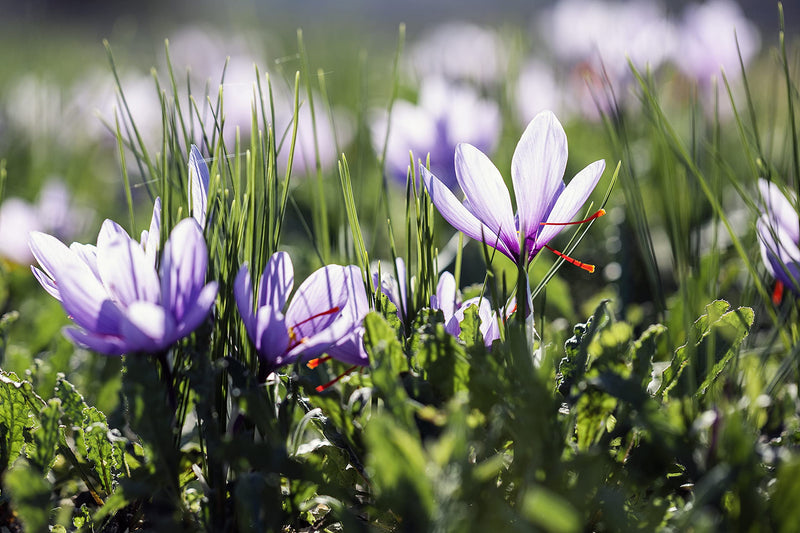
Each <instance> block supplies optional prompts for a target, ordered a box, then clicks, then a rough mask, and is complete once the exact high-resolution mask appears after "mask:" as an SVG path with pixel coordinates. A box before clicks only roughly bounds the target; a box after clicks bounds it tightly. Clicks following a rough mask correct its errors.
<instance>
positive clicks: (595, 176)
mask: <svg viewBox="0 0 800 533" xmlns="http://www.w3.org/2000/svg"><path fill="white" fill-rule="evenodd" d="M605 168H606V162H605V161H603V160H602V159H601V160H599V161H595V162H594V163H592V164H590V165H589V166H587V167H586V168H584V169H583V170H581V171H580V172H578V174H577V175H576V176H575V177H574V178H572V180H571V181H570V182H569V185H567V186H566V188H565V189H564V192H562V193H561V196H559V197H558V200H556V203H555V205H553V209H551V210H550V214H549V215H548V217H547V220H546V221H547V222H571V221H572V219H573V218H574V217H575V214H576V213H577V212H578V211H579V210H580V209H581V207H583V204H584V203H586V200H587V199H588V198H589V195H590V194H592V191H593V190H594V188H595V187H596V186H597V182H598V181H600V177H601V176H602V175H603V171H604V170H605ZM564 227H565V226H555V225H554V226H541V227H540V229H539V234H538V235H537V236H536V242H535V246H534V247H533V249H532V250H530V253H531V254H535V253H536V252H537V251H538V250H540V249H541V248H543V247H544V245H545V244H547V243H548V242H550V240H551V239H552V238H553V237H555V236H556V235H558V234H559V233H560V232H561V230H563V229H564Z"/></svg>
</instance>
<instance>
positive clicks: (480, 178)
mask: <svg viewBox="0 0 800 533" xmlns="http://www.w3.org/2000/svg"><path fill="white" fill-rule="evenodd" d="M455 165H456V179H457V180H458V184H459V185H460V186H461V190H462V191H464V197H465V198H466V204H465V207H466V208H467V209H469V210H470V211H471V212H472V214H473V215H475V218H477V219H478V220H480V221H481V222H483V223H484V224H485V225H486V226H488V227H489V228H491V230H492V232H493V233H494V234H495V235H499V236H500V238H501V240H502V241H503V242H504V243H505V244H506V246H507V247H509V248H511V247H512V243H516V242H518V237H517V228H516V225H515V224H514V210H513V209H512V207H511V196H510V195H509V194H508V187H507V186H506V184H505V182H504V181H503V176H501V175H500V171H499V170H497V167H496V166H494V164H493V163H492V162H491V161H490V160H489V158H488V157H486V155H484V154H483V152H481V151H480V150H478V149H477V148H475V147H474V146H472V145H471V144H466V143H461V144H459V145H458V146H457V147H456V155H455Z"/></svg>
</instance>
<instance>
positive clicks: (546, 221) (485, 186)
mask: <svg viewBox="0 0 800 533" xmlns="http://www.w3.org/2000/svg"><path fill="white" fill-rule="evenodd" d="M566 165H567V136H566V134H565V133H564V129H563V128H562V127H561V124H560V123H559V122H558V119H557V118H556V117H555V115H553V113H551V112H549V111H544V112H542V113H539V114H538V115H536V117H535V118H534V119H533V120H532V121H531V122H530V124H528V127H527V128H526V129H525V132H524V133H523V134H522V137H521V138H520V140H519V143H517V147H516V149H515V151H514V156H513V159H512V161H511V179H512V181H513V184H514V193H515V196H516V199H517V212H516V214H515V213H514V212H513V210H512V207H511V198H510V196H509V193H508V188H507V187H506V184H505V182H504V181H503V177H502V176H501V175H500V172H499V171H498V170H497V168H496V167H495V166H494V165H493V164H492V162H491V161H490V160H489V158H488V157H486V156H485V155H484V154H483V153H482V152H481V151H480V150H478V149H477V148H475V147H474V146H472V145H469V144H464V143H462V144H459V145H458V147H457V148H456V153H455V166H456V178H457V180H458V184H459V185H460V186H461V190H462V191H463V192H464V196H465V200H464V202H463V203H462V202H460V201H459V200H458V199H457V198H456V196H455V195H454V194H453V192H452V191H451V190H450V189H449V188H448V187H447V186H446V185H445V184H444V183H443V182H442V181H441V180H440V179H439V178H437V177H436V176H435V175H434V174H432V173H431V172H429V171H428V170H427V169H426V168H425V167H424V165H420V173H421V175H422V177H423V182H424V183H425V186H426V188H427V189H428V193H429V194H430V197H431V201H432V202H433V204H434V205H435V206H436V208H437V209H438V210H439V212H440V213H441V214H442V217H444V219H445V220H447V221H448V222H449V223H450V224H451V225H452V226H453V227H454V228H456V229H458V230H460V231H462V232H463V233H464V234H465V235H467V236H468V237H472V238H473V239H477V240H482V241H483V242H484V243H486V244H487V245H488V246H491V247H493V248H496V249H497V251H499V252H501V253H502V254H504V255H506V256H507V257H509V258H510V259H511V260H512V261H514V262H519V261H520V260H522V261H524V262H525V264H526V265H527V263H528V262H529V261H530V260H531V259H532V258H533V257H534V256H535V255H536V254H537V253H538V252H539V250H541V249H542V248H544V247H547V243H548V242H550V240H551V239H553V237H555V236H556V235H558V233H559V232H560V231H561V229H562V228H563V227H564V225H565V224H567V223H569V222H570V221H571V220H572V218H573V217H574V216H575V214H576V213H577V212H578V210H579V209H580V208H581V206H583V204H584V202H586V200H587V199H588V198H589V195H590V194H591V192H592V190H594V188H595V186H596V185H597V182H598V180H599V179H600V176H601V175H602V173H603V170H604V169H605V161H603V160H599V161H595V162H594V163H592V164H590V165H589V166H587V167H586V168H584V169H583V170H581V171H580V172H579V173H578V174H577V175H576V176H575V177H574V178H573V179H572V180H571V181H570V183H569V185H567V186H565V185H564V182H563V180H562V177H563V175H564V170H565V169H566ZM602 213H603V212H602V211H599V212H598V213H596V214H595V216H599V215H600V214H602ZM587 220H588V219H587ZM548 248H549V247H548ZM550 249H551V250H552V248H550ZM554 251H555V250H554ZM558 255H561V256H562V257H565V256H563V254H560V253H558ZM565 259H567V260H568V261H570V262H571V263H573V264H576V265H577V266H580V267H582V268H586V269H587V270H593V267H592V268H591V269H590V265H585V264H583V263H580V262H577V261H575V260H572V259H571V258H566V257H565Z"/></svg>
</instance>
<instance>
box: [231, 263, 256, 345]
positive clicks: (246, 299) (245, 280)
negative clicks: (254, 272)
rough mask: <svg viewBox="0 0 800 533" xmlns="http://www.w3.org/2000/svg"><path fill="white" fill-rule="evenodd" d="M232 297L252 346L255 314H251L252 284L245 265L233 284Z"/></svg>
mask: <svg viewBox="0 0 800 533" xmlns="http://www.w3.org/2000/svg"><path fill="white" fill-rule="evenodd" d="M233 296H234V298H235V299H236V307H237V308H238V309H239V315H241V317H242V321H243V322H244V327H245V329H246V330H247V335H248V336H249V337H250V340H252V341H253V344H254V345H255V344H256V338H257V337H256V313H255V312H253V283H252V281H251V280H250V269H249V268H248V266H247V265H242V266H241V267H240V268H239V273H238V274H236V280H235V281H234V282H233Z"/></svg>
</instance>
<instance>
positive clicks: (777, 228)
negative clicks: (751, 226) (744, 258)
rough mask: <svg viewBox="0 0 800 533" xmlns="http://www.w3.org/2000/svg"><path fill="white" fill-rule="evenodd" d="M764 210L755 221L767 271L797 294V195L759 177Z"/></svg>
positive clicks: (799, 266)
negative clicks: (789, 195)
mask: <svg viewBox="0 0 800 533" xmlns="http://www.w3.org/2000/svg"><path fill="white" fill-rule="evenodd" d="M758 188H759V190H760V192H761V198H762V200H763V202H764V210H765V212H764V214H762V215H761V216H760V217H759V219H758V222H757V223H756V231H757V233H758V244H759V246H760V248H761V257H762V258H763V260H764V265H765V266H766V267H767V271H768V272H769V273H770V274H771V275H772V277H774V278H775V279H776V280H778V281H779V282H781V283H782V284H783V285H784V286H785V287H787V288H789V289H791V290H792V291H793V292H794V293H795V294H800V248H798V243H800V221H798V216H797V211H796V209H795V206H796V205H797V204H796V202H795V200H794V198H792V199H791V200H790V199H789V198H787V197H786V196H785V195H784V194H783V193H782V192H781V190H780V188H779V187H778V186H777V185H775V184H774V183H770V182H768V181H766V180H763V179H761V180H758Z"/></svg>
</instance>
